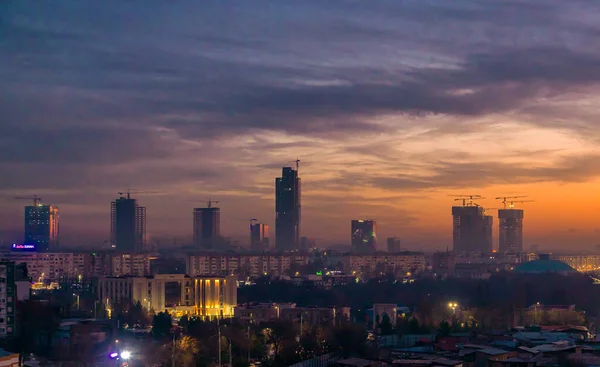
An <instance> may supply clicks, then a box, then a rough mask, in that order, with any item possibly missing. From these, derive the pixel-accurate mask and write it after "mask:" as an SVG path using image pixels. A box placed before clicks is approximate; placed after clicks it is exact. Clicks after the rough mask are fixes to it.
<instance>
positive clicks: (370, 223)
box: [351, 220, 377, 252]
mask: <svg viewBox="0 0 600 367" xmlns="http://www.w3.org/2000/svg"><path fill="white" fill-rule="evenodd" d="M351 242H352V250H354V251H358V252H370V251H375V250H376V249H377V222H375V221H374V220H353V221H352V225H351Z"/></svg>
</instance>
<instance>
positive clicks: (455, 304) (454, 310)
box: [448, 302, 458, 315]
mask: <svg viewBox="0 0 600 367" xmlns="http://www.w3.org/2000/svg"><path fill="white" fill-rule="evenodd" d="M448 307H449V308H451V309H452V313H453V314H455V315H456V308H457V307H458V303H456V302H450V303H448Z"/></svg>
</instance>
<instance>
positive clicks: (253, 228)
mask: <svg viewBox="0 0 600 367" xmlns="http://www.w3.org/2000/svg"><path fill="white" fill-rule="evenodd" d="M250 248H251V249H253V250H268V249H269V226H268V225H266V224H263V223H255V224H251V225H250Z"/></svg>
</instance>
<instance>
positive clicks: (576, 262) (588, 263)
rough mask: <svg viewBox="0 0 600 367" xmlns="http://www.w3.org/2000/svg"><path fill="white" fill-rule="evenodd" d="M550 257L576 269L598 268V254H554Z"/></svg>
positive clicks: (599, 266)
mask: <svg viewBox="0 0 600 367" xmlns="http://www.w3.org/2000/svg"><path fill="white" fill-rule="evenodd" d="M552 258H553V259H554V260H558V261H562V262H564V263H565V264H568V265H569V266H570V267H572V268H573V269H575V270H578V271H589V270H598V269H600V255H555V256H553V257H552Z"/></svg>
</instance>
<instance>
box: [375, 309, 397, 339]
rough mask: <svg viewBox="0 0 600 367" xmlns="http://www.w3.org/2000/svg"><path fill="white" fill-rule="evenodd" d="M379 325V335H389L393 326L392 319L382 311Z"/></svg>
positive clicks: (392, 330)
mask: <svg viewBox="0 0 600 367" xmlns="http://www.w3.org/2000/svg"><path fill="white" fill-rule="evenodd" d="M379 327H380V328H381V335H390V334H393V332H394V326H393V325H392V320H390V317H389V316H388V314H387V313H384V314H383V316H382V317H381V322H380V323H379Z"/></svg>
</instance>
